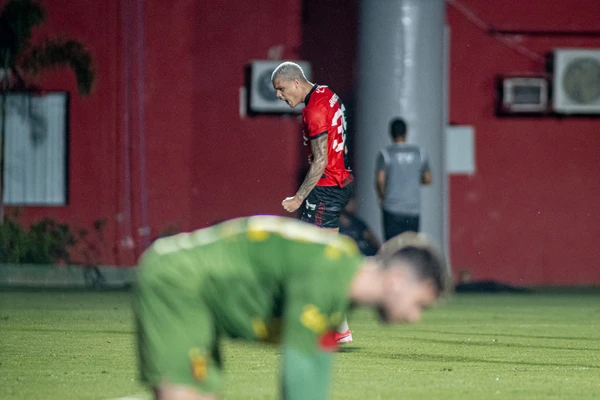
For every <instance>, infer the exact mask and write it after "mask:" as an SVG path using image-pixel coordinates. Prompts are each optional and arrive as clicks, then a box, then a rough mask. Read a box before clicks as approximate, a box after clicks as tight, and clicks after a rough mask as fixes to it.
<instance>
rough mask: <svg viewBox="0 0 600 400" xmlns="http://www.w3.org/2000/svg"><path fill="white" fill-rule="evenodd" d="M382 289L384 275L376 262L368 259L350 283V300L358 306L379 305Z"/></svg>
mask: <svg viewBox="0 0 600 400" xmlns="http://www.w3.org/2000/svg"><path fill="white" fill-rule="evenodd" d="M382 287H383V275H382V274H381V272H380V271H379V270H378V266H377V264H376V263H375V261H374V260H371V259H369V258H367V259H365V261H364V263H363V266H362V268H360V269H359V270H358V272H357V273H356V275H354V278H353V279H352V282H351V283H350V299H351V300H352V302H354V303H358V304H365V305H366V304H377V303H379V302H380V301H381V293H382Z"/></svg>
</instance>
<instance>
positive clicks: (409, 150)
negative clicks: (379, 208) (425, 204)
mask: <svg viewBox="0 0 600 400" xmlns="http://www.w3.org/2000/svg"><path fill="white" fill-rule="evenodd" d="M381 170H384V171H385V177H386V183H385V198H384V200H383V209H384V210H386V211H389V212H392V213H396V214H407V215H419V214H420V212H421V175H422V174H423V173H424V172H427V171H429V162H428V161H427V155H426V154H425V151H424V150H423V149H421V148H420V147H419V146H417V145H414V144H408V143H393V144H391V145H389V146H387V147H386V148H385V149H383V150H381V151H380V152H379V154H378V155H377V171H381Z"/></svg>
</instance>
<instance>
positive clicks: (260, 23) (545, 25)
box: [24, 0, 600, 284]
mask: <svg viewBox="0 0 600 400" xmlns="http://www.w3.org/2000/svg"><path fill="white" fill-rule="evenodd" d="M99 3H103V4H99ZM140 3H142V2H141V1H137V0H128V1H112V2H110V3H109V2H93V1H91V0H82V1H79V2H75V3H73V2H70V1H66V0H52V1H47V3H46V4H47V5H48V11H49V20H48V23H47V24H46V26H45V28H44V29H43V30H42V31H41V32H39V33H40V35H42V34H45V33H51V34H55V33H59V32H62V33H65V34H67V35H69V36H73V37H76V38H78V39H81V40H82V41H84V42H86V43H87V44H88V46H89V48H90V50H91V52H92V53H93V55H94V58H95V60H96V64H97V67H98V81H97V85H96V88H95V92H94V94H93V95H92V96H90V97H89V98H87V99H83V98H80V97H79V96H77V95H76V94H73V96H72V101H71V121H70V128H71V142H70V156H71V168H70V181H71V186H70V191H69V195H70V203H69V205H68V206H66V207H55V208H47V207H40V208H35V207H34V208H27V209H26V210H25V216H24V220H25V221H31V220H34V219H37V218H40V217H42V216H46V215H49V216H53V217H55V218H57V219H60V220H66V221H69V222H71V223H72V224H73V225H74V226H86V227H89V226H91V224H92V221H93V220H95V219H97V218H103V217H104V218H107V219H108V222H109V224H108V228H107V229H108V230H107V236H108V239H107V242H108V248H107V249H106V251H105V262H106V263H119V264H122V265H132V264H134V262H135V257H136V256H137V255H138V254H139V252H140V251H141V249H143V247H144V246H145V244H146V243H148V241H149V240H150V239H152V238H154V237H156V236H157V235H158V234H159V233H160V231H161V230H163V229H165V228H167V227H169V226H170V225H175V226H177V227H178V228H179V229H192V228H195V227H201V226H205V225H207V224H209V223H211V222H213V221H216V220H220V219H225V218H230V217H235V216H240V215H247V214H253V213H276V214H280V213H281V207H280V202H281V200H282V199H283V198H284V197H285V196H288V195H291V194H293V192H294V190H295V188H296V180H297V170H298V168H301V165H300V163H299V160H301V161H303V160H302V156H301V153H300V152H299V143H300V140H299V127H298V123H297V121H296V119H295V118H285V117H284V118H278V117H259V118H248V117H243V118H242V117H240V116H239V111H238V110H239V100H238V99H239V88H240V87H241V86H243V84H244V71H243V67H244V65H245V64H247V63H248V62H249V61H251V60H252V59H264V58H267V52H268V50H269V48H270V47H271V46H275V45H283V47H284V54H283V57H284V58H292V59H293V58H305V59H308V60H309V61H311V62H312V63H313V66H314V76H315V80H316V81H318V82H319V83H325V84H328V85H330V86H331V87H332V88H333V89H334V90H336V92H338V93H340V94H341V95H342V96H344V97H346V100H345V101H348V100H349V97H350V96H351V91H352V88H353V78H354V76H355V71H354V67H355V63H354V61H355V60H354V57H355V55H356V34H357V30H356V27H357V21H358V18H357V13H358V7H357V1H341V0H340V1H333V0H331V1H317V0H304V1H302V0H286V1H281V0H279V1H277V0H265V1H262V2H260V5H256V4H255V3H252V2H250V3H248V4H246V3H247V2H240V1H234V0H224V1H221V2H219V7H216V6H213V7H211V6H209V5H208V3H207V2H197V1H193V0H178V1H174V2H165V1H158V0H150V1H148V0H146V1H144V2H143V3H144V4H143V10H140V9H138V5H139V4H140ZM462 3H463V4H466V5H467V6H468V7H470V8H472V9H473V10H474V11H475V12H476V13H477V14H478V15H479V16H480V17H481V18H482V19H483V20H484V21H486V22H488V23H489V24H491V25H493V26H495V27H498V28H507V29H527V30H535V29H553V28H560V29H582V30H584V29H586V30H587V29H596V28H597V27H596V26H595V25H594V24H595V22H596V21H597V20H598V19H599V17H600V8H599V7H597V5H596V1H595V0H580V1H579V2H578V3H577V4H578V5H577V7H575V6H569V5H568V4H565V5H562V4H563V2H558V1H555V2H548V1H542V0H530V1H528V2H524V1H520V0H497V1H495V2H489V1H486V0H462ZM553 3H556V5H554V4H553ZM564 3H567V2H564ZM140 11H141V14H140ZM138 15H143V19H142V20H141V24H139V20H138V19H137V18H138ZM448 23H449V25H450V28H451V64H452V65H451V90H450V118H451V121H452V122H453V123H456V124H469V125H473V126H474V127H475V130H476V153H477V154H476V155H477V172H476V174H475V175H473V176H470V177H465V176H456V177H452V178H451V199H450V200H451V215H450V218H451V252H452V262H453V265H454V268H455V269H456V270H462V269H468V270H470V271H471V274H472V278H473V279H497V280H501V281H504V282H509V283H513V284H571V283H577V284H590V283H596V284H600V268H598V267H599V265H598V261H597V260H598V259H600V246H598V239H597V238H599V237H600V215H599V213H598V211H597V207H596V203H597V202H596V199H597V198H599V196H600V178H599V176H600V167H599V166H598V164H599V163H598V160H599V159H600V154H599V151H598V150H597V149H598V148H600V133H599V132H597V131H599V129H598V126H599V124H600V120H594V119H585V118H568V119H567V118H565V119H562V120H557V119H553V118H543V119H506V118H505V119H499V118H496V117H495V116H494V94H495V93H494V79H495V77H496V75H497V74H501V73H506V72H526V71H531V72H541V71H543V66H541V65H539V64H537V63H535V62H533V61H532V60H530V59H529V58H526V57H524V56H522V55H520V54H518V53H517V52H515V51H514V50H512V49H510V48H507V47H506V46H505V45H503V44H501V43H499V42H498V41H497V40H495V39H494V38H492V37H490V36H489V35H487V34H485V33H484V32H482V31H480V30H479V29H478V28H477V27H476V26H474V25H473V24H472V23H471V22H469V21H467V20H466V19H465V18H464V17H463V16H462V15H460V14H459V13H457V12H456V10H454V9H453V8H449V11H448ZM140 30H141V32H143V37H140V36H138V33H139V32H140ZM140 39H141V40H143V46H142V47H141V50H142V51H141V52H140V53H138V44H139V43H140V42H139V41H138V40H140ZM517 39H518V40H519V42H520V43H521V44H522V45H525V46H527V47H528V48H530V49H532V50H533V51H535V52H538V53H540V54H543V53H546V52H548V51H550V50H551V49H552V48H553V47H560V46H565V47H597V48H600V39H598V38H585V37H551V38H540V37H529V36H523V37H520V38H517ZM140 60H141V61H142V63H139V62H138V61H140ZM139 83H141V85H139ZM40 84H41V85H42V86H43V87H45V88H48V89H68V90H70V91H72V92H73V90H74V89H75V84H74V79H73V77H72V75H71V74H70V73H69V72H65V71H61V72H53V73H49V74H46V75H44V76H43V78H42V80H41V82H40ZM140 88H141V91H140V90H139V89H140ZM73 93H74V92H73ZM140 106H141V107H140ZM140 133H143V134H140ZM355 151H360V149H355ZM141 153H145V154H146V156H145V157H144V158H140V154H141ZM144 165H145V168H142V167H143V166H144ZM144 204H146V206H145V207H144ZM146 221H147V223H146ZM146 225H148V226H149V228H150V229H149V231H146V230H144V229H143V228H144V226H146ZM128 237H131V239H132V240H131V241H128V240H125V239H127V238H128ZM131 245H133V246H131Z"/></svg>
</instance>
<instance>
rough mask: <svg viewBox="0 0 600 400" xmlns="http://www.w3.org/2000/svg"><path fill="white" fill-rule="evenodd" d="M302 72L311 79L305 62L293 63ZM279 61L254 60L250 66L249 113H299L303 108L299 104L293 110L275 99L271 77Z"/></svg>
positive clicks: (309, 67)
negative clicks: (300, 68)
mask: <svg viewBox="0 0 600 400" xmlns="http://www.w3.org/2000/svg"><path fill="white" fill-rule="evenodd" d="M294 62H295V63H297V64H298V65H300V67H302V69H303V70H304V75H306V78H307V79H308V80H310V79H311V66H310V63H308V62H306V61H294ZM279 64H281V61H267V60H255V61H252V64H251V65H250V69H251V72H250V84H249V86H250V87H249V90H250V96H249V100H250V104H249V105H250V111H251V112H255V113H299V112H301V111H302V108H304V105H303V104H299V105H298V106H296V107H295V108H290V106H288V105H287V103H285V102H284V101H281V100H279V99H278V98H277V96H276V94H275V89H273V84H272V83H271V75H272V74H273V71H274V70H275V68H277V66H278V65H279Z"/></svg>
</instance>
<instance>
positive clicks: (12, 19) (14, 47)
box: [0, 0, 46, 65]
mask: <svg viewBox="0 0 600 400" xmlns="http://www.w3.org/2000/svg"><path fill="white" fill-rule="evenodd" d="M45 19H46V10H44V7H43V6H42V5H41V4H40V2H39V1H35V0H11V1H8V2H7V3H6V5H5V6H4V8H3V9H2V11H1V12H0V59H1V60H3V61H4V60H5V59H6V56H7V55H8V59H9V64H11V65H14V64H15V62H16V59H17V56H18V54H19V53H20V52H21V50H23V49H24V48H26V47H27V46H28V45H29V43H30V40H31V31H32V30H33V28H35V27H36V26H39V25H41V24H42V23H43V22H44V21H45Z"/></svg>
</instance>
